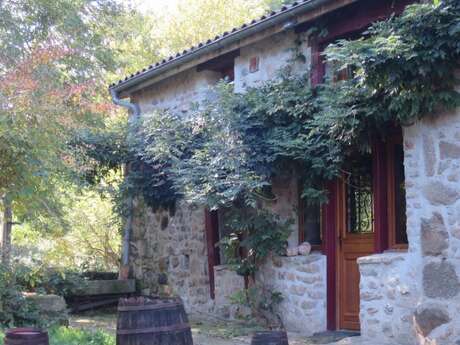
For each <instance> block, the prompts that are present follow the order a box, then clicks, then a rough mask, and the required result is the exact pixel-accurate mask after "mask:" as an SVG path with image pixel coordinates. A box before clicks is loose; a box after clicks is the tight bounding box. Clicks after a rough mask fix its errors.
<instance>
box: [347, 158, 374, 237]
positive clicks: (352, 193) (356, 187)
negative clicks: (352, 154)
mask: <svg viewBox="0 0 460 345" xmlns="http://www.w3.org/2000/svg"><path fill="white" fill-rule="evenodd" d="M346 170H347V172H346V174H345V202H346V210H347V211H346V212H347V214H346V221H347V231H348V232H349V233H355V234H365V233H373V232H374V200H373V192H372V155H371V154H370V153H368V154H363V155H360V156H359V157H357V158H355V159H351V162H350V163H349V165H348V167H347V168H346Z"/></svg>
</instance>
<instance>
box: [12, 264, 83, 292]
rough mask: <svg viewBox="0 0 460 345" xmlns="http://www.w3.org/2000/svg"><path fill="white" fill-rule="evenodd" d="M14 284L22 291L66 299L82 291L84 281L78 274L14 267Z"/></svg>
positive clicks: (43, 268)
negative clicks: (53, 295)
mask: <svg viewBox="0 0 460 345" xmlns="http://www.w3.org/2000/svg"><path fill="white" fill-rule="evenodd" d="M14 274H15V279H16V283H17V285H18V286H20V287H21V289H22V290H23V291H27V292H36V293H39V294H55V295H60V296H63V297H67V296H69V295H70V294H71V292H74V291H76V290H81V289H84V287H85V279H84V278H83V277H82V276H81V274H80V273H79V272H75V271H70V270H63V269H61V270H59V269H52V268H47V267H44V266H25V265H15V267H14Z"/></svg>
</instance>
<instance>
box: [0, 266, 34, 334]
mask: <svg viewBox="0 0 460 345" xmlns="http://www.w3.org/2000/svg"><path fill="white" fill-rule="evenodd" d="M16 278H17V277H16V274H15V272H13V270H11V268H9V267H6V266H3V265H0V325H1V326H2V327H21V326H31V325H37V324H39V323H40V315H39V312H38V309H37V307H36V306H35V305H34V304H33V303H31V302H30V301H27V300H26V299H25V298H24V296H23V295H22V291H23V290H22V287H21V286H20V285H19V283H18V281H17V279H16Z"/></svg>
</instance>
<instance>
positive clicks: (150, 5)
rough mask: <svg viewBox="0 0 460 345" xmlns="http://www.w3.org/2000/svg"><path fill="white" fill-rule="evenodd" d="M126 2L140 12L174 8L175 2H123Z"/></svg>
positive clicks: (166, 0)
mask: <svg viewBox="0 0 460 345" xmlns="http://www.w3.org/2000/svg"><path fill="white" fill-rule="evenodd" d="M125 1H126V2H129V3H132V4H133V5H134V6H136V7H137V8H139V9H140V10H144V11H150V10H158V9H161V8H164V7H167V6H174V5H175V4H176V3H177V0H125Z"/></svg>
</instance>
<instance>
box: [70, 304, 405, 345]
mask: <svg viewBox="0 0 460 345" xmlns="http://www.w3.org/2000/svg"><path fill="white" fill-rule="evenodd" d="M190 323H191V327H192V332H193V341H194V345H249V344H250V343H251V335H252V334H253V333H254V332H256V331H257V330H260V327H258V326H257V325H255V324H251V322H244V323H243V322H235V321H228V320H225V321H224V320H217V319H212V318H210V317H205V316H203V315H191V316H190ZM70 326H71V327H75V328H82V329H86V330H104V331H106V332H108V333H110V334H113V335H115V332H116V311H115V310H106V311H103V312H92V313H84V314H79V315H72V316H71V320H70ZM336 337H337V335H336V334H335V333H334V334H329V333H326V334H322V335H318V336H315V337H310V338H305V337H302V336H300V335H298V334H293V333H290V334H289V345H323V344H330V345H379V344H377V343H372V344H369V343H362V341H361V340H360V338H359V337H352V338H346V339H343V340H341V341H339V342H334V341H335V340H337V339H336ZM382 345H383V344H382ZM393 345H397V344H393Z"/></svg>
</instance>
